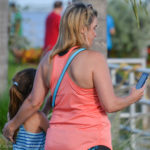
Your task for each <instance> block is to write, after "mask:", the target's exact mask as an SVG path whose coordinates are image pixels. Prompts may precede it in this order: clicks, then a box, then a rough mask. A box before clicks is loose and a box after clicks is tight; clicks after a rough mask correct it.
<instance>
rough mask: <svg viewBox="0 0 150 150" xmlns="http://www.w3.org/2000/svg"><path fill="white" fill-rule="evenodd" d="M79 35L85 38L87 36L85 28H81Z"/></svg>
mask: <svg viewBox="0 0 150 150" xmlns="http://www.w3.org/2000/svg"><path fill="white" fill-rule="evenodd" d="M81 34H82V35H83V36H86V35H87V27H83V28H82V29H81Z"/></svg>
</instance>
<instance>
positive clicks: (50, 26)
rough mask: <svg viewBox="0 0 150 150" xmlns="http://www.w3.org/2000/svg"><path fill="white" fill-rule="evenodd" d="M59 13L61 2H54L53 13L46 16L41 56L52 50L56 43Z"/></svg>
mask: <svg viewBox="0 0 150 150" xmlns="http://www.w3.org/2000/svg"><path fill="white" fill-rule="evenodd" d="M61 12H62V2H61V1H56V2H55V3H54V9H53V11H52V12H51V13H50V14H49V15H48V17H47V19H46V26H45V39H44V48H43V55H45V54H46V53H47V52H48V51H50V50H52V48H53V47H54V45H55V43H56V41H57V37H58V33H59V24H60V19H61Z"/></svg>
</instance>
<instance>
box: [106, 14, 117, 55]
mask: <svg viewBox="0 0 150 150" xmlns="http://www.w3.org/2000/svg"><path fill="white" fill-rule="evenodd" d="M115 32H116V31H115V24H114V20H113V18H112V16H110V15H107V50H108V57H110V51H111V49H112V39H111V36H112V35H114V34H115Z"/></svg>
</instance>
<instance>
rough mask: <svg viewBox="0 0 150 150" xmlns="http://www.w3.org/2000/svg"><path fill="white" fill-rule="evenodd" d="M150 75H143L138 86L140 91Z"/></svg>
mask: <svg viewBox="0 0 150 150" xmlns="http://www.w3.org/2000/svg"><path fill="white" fill-rule="evenodd" d="M148 76H149V74H148V73H142V75H141V77H140V79H139V81H138V82H137V84H136V89H140V88H142V86H143V85H144V83H145V82H146V80H147V78H148Z"/></svg>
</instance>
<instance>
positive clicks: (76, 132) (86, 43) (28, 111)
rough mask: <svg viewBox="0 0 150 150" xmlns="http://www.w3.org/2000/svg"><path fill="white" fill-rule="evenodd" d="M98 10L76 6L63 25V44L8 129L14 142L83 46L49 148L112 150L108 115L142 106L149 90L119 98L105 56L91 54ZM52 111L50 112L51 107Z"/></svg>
mask: <svg viewBox="0 0 150 150" xmlns="http://www.w3.org/2000/svg"><path fill="white" fill-rule="evenodd" d="M96 27H97V12H96V11H95V10H94V9H93V7H92V6H91V5H85V4H83V3H76V4H72V5H70V6H69V7H68V8H67V9H66V11H65V13H64V15H63V17H62V19H61V23H60V31H59V37H58V41H57V43H56V45H55V47H54V49H53V51H52V52H51V53H48V54H47V55H46V56H45V57H44V58H43V59H42V61H41V63H40V64H39V67H38V70H37V73H36V77H35V81H34V86H33V90H32V92H31V94H30V96H29V97H28V98H27V99H26V101H25V102H24V104H23V105H22V107H21V109H20V110H19V112H18V113H17V115H16V116H15V117H14V118H13V119H12V120H11V121H9V122H8V123H7V124H6V125H5V128H4V130H3V133H4V136H5V137H7V138H8V139H10V140H11V141H13V139H12V137H13V134H14V131H15V130H16V129H17V128H18V127H19V126H20V124H22V123H23V122H24V121H25V120H26V119H27V118H28V117H29V116H30V115H32V114H33V113H34V112H36V111H37V110H38V109H39V108H40V106H41V105H42V103H43V101H41V100H44V98H45V96H46V95H47V93H48V91H49V89H50V91H51V94H52V96H53V93H54V89H55V86H56V83H57V81H58V79H59V76H60V74H61V72H62V69H63V68H64V66H65V64H66V62H67V60H68V58H69V56H71V55H72V54H74V53H75V52H76V51H77V50H78V49H80V48H86V50H85V51H82V52H80V53H79V54H78V55H77V56H76V57H75V58H74V59H73V61H72V62H71V64H70V66H69V68H68V69H67V71H66V73H65V75H64V77H63V80H62V82H61V84H60V87H59V90H58V93H57V96H56V101H55V107H54V109H53V113H52V117H51V120H50V122H49V128H48V130H47V135H46V146H45V149H46V150H91V149H99V150H112V144H111V132H110V128H111V125H110V121H109V120H108V117H107V112H108V113H112V112H116V111H119V110H121V109H123V108H125V107H127V106H129V105H130V104H132V103H135V102H137V101H138V100H139V99H140V98H141V97H142V95H143V92H144V87H143V88H141V89H139V90H136V89H135V88H133V89H132V91H131V93H130V95H129V96H127V97H124V98H121V97H117V96H116V95H115V94H114V91H113V86H112V82H111V78H110V74H109V69H108V66H107V63H106V59H105V58H104V56H103V55H102V54H101V53H99V52H96V51H93V50H92V51H91V49H90V47H91V46H92V43H93V40H94V38H95V37H96ZM49 109H50V108H49Z"/></svg>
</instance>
